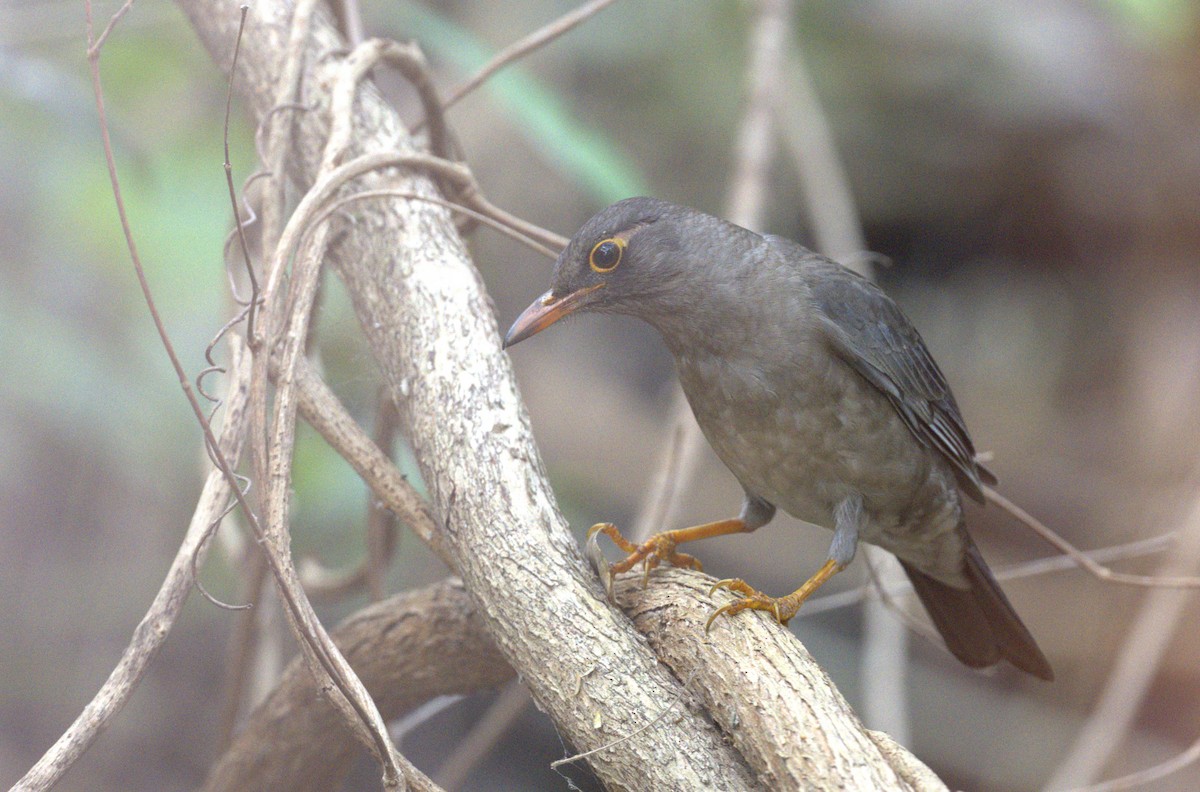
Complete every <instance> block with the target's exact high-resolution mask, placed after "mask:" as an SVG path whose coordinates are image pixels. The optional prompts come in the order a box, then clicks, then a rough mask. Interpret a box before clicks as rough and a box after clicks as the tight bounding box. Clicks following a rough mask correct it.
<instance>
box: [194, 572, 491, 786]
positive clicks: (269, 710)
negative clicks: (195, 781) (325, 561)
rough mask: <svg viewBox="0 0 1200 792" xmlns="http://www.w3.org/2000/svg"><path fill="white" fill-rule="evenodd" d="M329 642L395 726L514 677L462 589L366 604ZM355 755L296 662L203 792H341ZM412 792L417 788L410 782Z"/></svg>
mask: <svg viewBox="0 0 1200 792" xmlns="http://www.w3.org/2000/svg"><path fill="white" fill-rule="evenodd" d="M332 638H333V639H334V642H335V643H336V644H337V645H338V648H340V649H341V650H342V652H343V653H344V654H345V656H346V659H347V660H348V661H349V662H350V664H351V665H352V666H353V667H354V670H355V672H356V673H357V674H358V676H359V678H360V679H361V680H362V682H363V684H364V685H366V687H367V690H368V691H369V692H370V694H371V697H372V698H373V699H374V700H375V703H376V705H377V706H378V707H379V711H380V713H381V714H382V715H383V717H384V718H387V719H389V720H390V719H393V718H396V717H398V716H400V715H403V714H404V713H405V712H407V711H409V710H411V709H413V708H414V707H416V706H418V705H420V704H422V703H423V702H425V701H427V700H429V699H431V698H434V697H435V696H440V695H447V694H451V693H471V692H474V691H476V690H481V689H485V688H491V687H495V686H496V685H499V684H501V683H503V682H504V681H506V680H507V679H510V678H512V673H513V672H512V668H511V667H510V666H509V665H508V664H507V663H506V662H505V661H504V658H503V657H502V656H501V655H500V653H499V652H498V651H497V650H496V645H495V644H494V643H493V642H492V640H491V638H490V636H489V635H488V633H487V629H486V628H485V627H484V624H483V620H482V619H480V618H479V616H478V614H477V613H476V612H475V609H474V607H473V606H472V604H471V600H470V598H469V597H468V596H467V594H466V590H465V589H464V588H463V586H462V583H461V582H459V581H457V580H453V579H451V580H446V581H443V582H441V583H437V584H435V585H433V586H429V587H427V588H423V589H420V590H418V591H412V592H408V593H406V594H402V595H398V596H395V597H391V598H390V599H386V600H383V601H381V602H377V603H375V604H373V605H370V606H368V607H366V608H364V609H363V610H361V611H359V612H358V613H357V614H355V615H354V616H351V617H350V618H349V619H347V620H346V621H345V622H343V623H342V624H341V625H340V626H339V627H338V628H337V629H336V630H334V631H333V633H332ZM359 749H360V744H359V742H358V740H356V739H355V737H354V735H353V734H352V733H351V731H350V729H348V728H347V727H346V725H345V720H344V719H343V718H342V717H341V715H339V714H338V712H337V710H335V709H334V707H333V705H332V704H331V703H330V702H329V700H328V698H327V697H326V696H325V695H323V694H322V693H321V691H320V690H318V689H317V684H316V682H315V681H314V678H313V675H312V674H311V673H309V671H308V669H307V668H306V667H305V665H304V662H303V660H302V659H301V658H296V659H295V660H293V661H292V663H291V665H289V666H288V669H287V670H286V671H285V672H284V674H283V677H282V679H281V680H280V682H279V685H278V686H277V687H276V688H275V690H274V691H273V692H272V693H271V695H270V696H269V697H268V698H267V699H266V701H264V702H263V703H262V704H261V705H260V706H259V707H258V708H257V709H256V710H255V711H254V713H253V714H252V715H251V716H250V719H249V721H248V722H247V724H246V726H245V728H244V729H243V730H242V731H241V733H240V734H239V735H238V736H237V738H236V739H235V740H234V742H233V744H232V745H231V746H230V748H229V750H228V751H227V752H226V753H225V754H224V755H223V756H222V757H221V759H220V760H219V761H218V762H217V764H216V765H215V766H214V767H213V770H212V773H211V774H210V776H209V778H208V781H207V783H206V784H205V786H204V789H205V792H224V791H225V790H229V792H233V790H245V789H287V790H294V792H306V790H312V792H319V791H320V790H327V789H337V788H338V786H339V784H340V783H341V781H342V777H343V776H344V775H345V772H346V768H347V766H348V765H349V763H350V760H351V759H353V757H354V756H355V752H356V751H357V750H359ZM409 785H410V788H414V787H416V785H415V784H413V783H412V781H411V780H410V784H409ZM416 788H419V787H416Z"/></svg>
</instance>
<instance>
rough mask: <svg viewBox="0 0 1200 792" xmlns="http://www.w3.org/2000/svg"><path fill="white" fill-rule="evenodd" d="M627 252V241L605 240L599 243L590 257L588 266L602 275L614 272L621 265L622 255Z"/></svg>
mask: <svg viewBox="0 0 1200 792" xmlns="http://www.w3.org/2000/svg"><path fill="white" fill-rule="evenodd" d="M624 252H625V240H623V239H617V238H613V239H605V240H604V241H602V242H597V243H596V246H595V247H594V248H592V252H591V254H590V255H589V256H588V266H589V267H591V268H592V269H593V270H594V271H595V272H599V273H601V274H603V273H605V272H612V271H613V270H614V269H616V268H617V265H618V264H620V263H621V254H622V253H624Z"/></svg>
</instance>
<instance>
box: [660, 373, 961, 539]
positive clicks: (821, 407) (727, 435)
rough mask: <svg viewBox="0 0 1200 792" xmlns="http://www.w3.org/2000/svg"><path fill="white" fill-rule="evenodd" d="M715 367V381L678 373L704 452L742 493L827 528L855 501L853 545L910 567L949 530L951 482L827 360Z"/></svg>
mask: <svg viewBox="0 0 1200 792" xmlns="http://www.w3.org/2000/svg"><path fill="white" fill-rule="evenodd" d="M726 363H728V361H727V362H726ZM723 368H724V371H723V372H722V374H721V375H720V376H719V377H717V378H715V379H713V378H712V377H710V376H705V375H707V374H710V372H709V371H707V370H706V367H704V366H699V367H693V368H692V370H691V371H688V370H687V367H685V366H684V365H681V366H680V378H681V381H682V382H683V384H684V390H685V392H686V393H687V394H688V398H689V400H690V401H691V403H692V407H693V410H694V412H695V413H696V419H697V421H698V422H699V424H700V427H701V429H703V431H704V434H705V436H706V437H707V438H708V441H709V443H710V444H711V445H712V447H713V449H714V450H715V451H716V453H717V456H719V457H720V458H721V461H722V462H724V463H725V465H726V466H727V467H728V468H729V469H730V470H731V471H732V472H733V474H734V476H736V477H737V479H738V481H740V482H741V484H742V486H743V487H745V488H746V490H747V491H749V492H751V493H753V494H755V495H758V496H760V497H763V498H765V499H766V500H768V501H770V502H772V503H774V504H775V505H777V506H779V507H780V508H782V509H783V510H784V511H786V512H787V513H789V514H791V515H792V516H794V517H797V518H799V519H801V520H804V521H806V522H810V523H813V524H816V525H821V526H825V527H827V528H832V527H833V525H834V516H833V515H834V509H835V508H836V506H837V504H838V503H840V502H841V501H842V500H843V499H845V498H847V497H849V496H851V495H858V496H860V497H861V498H862V501H863V507H864V511H865V513H866V516H867V524H866V525H864V526H863V528H862V530H861V532H860V538H862V539H863V540H864V541H867V542H870V543H872V544H877V545H880V546H882V547H885V548H887V549H889V550H892V551H893V552H896V553H897V554H898V555H901V556H902V557H905V558H910V557H911V558H913V560H914V561H915V560H918V557H919V556H921V555H922V552H923V550H922V549H921V548H922V546H923V545H924V544H925V543H926V542H927V540H928V538H929V537H930V535H931V533H932V534H934V535H936V534H940V533H944V532H949V531H952V530H953V528H954V527H955V525H956V524H957V520H958V508H959V506H958V499H957V494H956V493H955V492H949V493H948V492H947V489H948V488H949V489H951V490H952V489H953V487H954V485H953V483H952V476H949V474H948V473H947V471H945V470H944V469H943V468H944V465H941V464H939V461H938V460H936V458H935V456H934V455H933V454H932V452H930V451H929V449H927V448H925V447H924V446H923V445H921V444H920V443H919V442H918V441H917V439H916V438H915V437H914V436H913V435H912V433H911V432H910V431H909V430H908V428H907V427H906V426H905V425H904V423H903V421H902V420H901V419H900V417H899V415H898V414H897V413H896V411H895V409H894V408H893V407H892V406H891V404H890V402H888V400H887V398H886V397H884V396H883V395H882V394H881V393H879V392H878V391H876V390H875V389H874V388H872V387H871V386H870V385H869V384H867V383H866V382H865V381H863V380H862V379H861V378H860V377H859V376H858V375H857V374H856V373H854V372H853V371H850V370H849V369H848V368H845V367H844V366H842V365H841V364H840V363H839V362H838V361H835V360H829V361H828V362H823V361H817V362H815V363H812V364H810V365H809V366H805V367H797V372H796V374H794V375H789V376H779V375H776V376H774V377H767V378H763V377H762V376H760V372H758V370H757V369H755V370H754V372H753V374H752V375H751V376H739V372H738V370H737V366H736V361H733V363H732V364H731V365H724V366H723ZM697 375H699V376H697ZM768 382H769V383H771V384H772V385H773V386H772V387H768V386H767V384H766V383H768Z"/></svg>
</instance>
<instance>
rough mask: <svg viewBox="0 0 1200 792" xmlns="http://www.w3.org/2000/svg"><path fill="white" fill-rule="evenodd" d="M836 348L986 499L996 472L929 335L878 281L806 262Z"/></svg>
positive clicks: (962, 482) (966, 487) (968, 487)
mask: <svg viewBox="0 0 1200 792" xmlns="http://www.w3.org/2000/svg"><path fill="white" fill-rule="evenodd" d="M803 266H804V267H805V268H806V269H808V271H809V274H810V275H811V277H809V278H808V279H807V280H808V283H809V286H810V288H811V290H812V296H813V299H814V301H815V302H816V304H817V307H818V308H819V309H820V320H821V322H822V324H823V329H824V330H825V333H826V336H827V337H828V339H829V341H830V344H831V346H832V347H833V349H834V351H835V352H836V353H837V354H838V355H839V356H840V357H841V358H842V359H843V360H845V361H846V363H848V364H849V365H850V366H851V367H852V368H853V369H854V370H855V371H857V372H858V373H859V374H861V375H862V377H863V378H864V379H866V380H867V381H868V382H870V383H871V384H872V385H874V386H875V387H876V388H878V389H879V390H880V391H881V392H882V393H883V394H884V395H885V396H887V398H888V400H889V401H890V402H891V403H892V406H893V407H895V409H896V412H897V413H899V415H900V417H901V419H903V421H904V423H905V425H907V426H908V428H909V430H910V431H911V432H912V433H913V435H915V436H916V438H917V439H918V440H919V441H921V442H922V443H923V444H925V445H926V446H927V447H930V448H933V449H935V450H936V451H938V452H939V453H940V454H941V455H942V456H943V457H944V458H945V459H946V460H947V461H948V462H949V463H950V464H951V466H952V467H953V468H954V472H955V475H956V477H957V478H958V482H959V486H961V487H962V489H963V491H964V492H966V493H967V494H968V495H970V496H971V497H972V498H974V499H975V500H977V501H980V502H982V501H983V484H984V483H985V482H986V483H989V484H994V483H996V478H995V476H993V475H992V474H991V472H990V471H988V470H987V469H986V468H984V467H983V466H982V465H980V464H979V463H978V462H977V461H976V460H975V446H974V444H973V443H972V442H971V436H970V435H969V434H968V433H967V427H966V424H965V422H964V421H963V417H962V413H961V412H960V411H959V409H958V404H957V403H956V402H955V401H954V394H953V393H952V392H951V391H950V386H949V385H948V384H947V383H946V378H945V376H944V375H943V374H942V371H941V369H940V368H938V365H937V362H936V361H934V359H933V356H932V355H930V354H929V349H928V348H927V347H926V346H925V341H924V340H923V339H922V338H921V336H920V334H919V333H918V332H917V330H916V328H915V327H913V326H912V323H911V322H910V321H909V320H908V317H906V316H905V315H904V314H903V313H902V312H901V311H900V308H899V307H898V306H897V305H896V303H895V302H893V301H892V299H891V298H890V297H888V296H887V295H886V294H884V293H883V292H882V291H881V290H880V289H879V287H877V286H876V285H875V284H873V283H871V282H870V281H868V280H866V279H865V278H862V277H860V276H858V275H857V274H855V273H854V272H851V271H850V270H848V269H846V268H845V267H843V266H841V265H840V264H837V263H835V262H833V261H830V260H828V259H824V258H822V257H820V256H816V255H811V256H810V257H808V258H807V259H806V260H805V262H804V265H803Z"/></svg>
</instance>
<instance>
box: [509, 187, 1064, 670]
mask: <svg viewBox="0 0 1200 792" xmlns="http://www.w3.org/2000/svg"><path fill="white" fill-rule="evenodd" d="M580 311H591V312H602V313H619V314H627V315H630V316H634V317H637V318H639V319H642V320H644V321H646V322H648V323H649V324H650V325H651V326H653V327H654V328H655V329H657V330H658V332H659V333H660V334H661V335H662V337H663V339H664V340H665V341H666V344H667V347H668V348H669V349H670V351H671V354H672V355H673V356H674V358H675V365H676V369H677V371H678V374H679V380H680V383H681V384H682V386H683V391H684V393H685V394H686V395H687V399H688V402H689V403H690V405H691V408H692V411H693V412H694V413H695V415H696V420H697V422H698V423H699V425H700V428H701V429H702V430H703V432H704V435H705V437H706V438H707V439H708V442H709V443H710V444H711V445H712V447H713V449H714V450H715V451H716V453H717V456H718V457H720V459H721V461H722V462H724V464H725V465H726V466H727V467H728V468H729V470H730V471H732V472H733V475H734V476H735V477H736V478H737V480H738V481H739V482H740V483H741V485H742V488H743V489H744V490H745V500H744V502H743V505H742V509H741V513H740V515H739V516H738V517H736V518H733V519H728V520H720V521H717V522H713V523H708V524H706V525H701V526H695V527H691V528H682V529H676V530H669V531H663V532H661V533H659V534H656V535H655V536H654V537H652V538H651V539H650V540H648V541H646V542H644V543H642V544H640V545H638V544H634V543H633V542H630V541H628V540H626V539H625V538H624V537H622V536H621V534H620V533H619V532H618V531H617V529H616V528H615V527H614V526H612V525H611V524H608V523H601V524H600V525H597V526H593V529H592V531H591V532H590V533H589V543H594V541H595V539H596V538H598V536H599V534H604V535H607V536H609V537H610V538H611V539H612V540H613V541H614V542H615V543H616V544H617V545H618V546H619V547H620V548H621V549H622V550H623V551H625V552H626V553H627V554H628V555H627V557H626V558H625V559H624V560H623V561H620V562H617V563H615V564H613V565H611V567H610V568H609V570H608V578H607V582H608V583H609V585H610V586H611V575H613V574H616V573H619V572H624V571H626V570H628V569H631V568H632V567H633V566H634V565H635V564H637V563H639V562H641V563H643V564H644V565H645V572H646V574H649V571H650V570H651V569H653V568H654V567H656V566H657V565H659V564H660V563H662V562H666V563H670V564H673V565H677V566H691V567H694V568H697V569H698V568H700V564H699V562H698V561H697V560H696V559H695V558H693V557H692V556H690V555H688V554H686V553H681V552H679V551H678V550H677V549H676V548H677V546H678V545H679V544H682V543H684V542H688V541H693V540H696V539H702V538H706V537H710V536H718V535H723V534H731V533H739V532H749V531H753V530H755V529H757V528H760V527H762V526H763V525H765V524H766V523H768V522H769V521H770V520H771V518H772V517H773V516H774V514H775V509H776V507H778V508H781V509H783V510H784V511H786V512H787V513H789V514H791V515H793V516H794V517H797V518H799V519H800V520H803V521H805V522H808V523H812V524H814V525H819V526H824V527H826V528H830V529H832V530H833V541H832V543H831V544H830V549H829V554H828V559H827V560H826V562H825V564H824V565H823V566H822V567H821V568H820V569H819V570H818V572H817V573H816V574H814V575H813V576H812V577H811V578H810V579H809V580H808V581H807V582H805V584H804V585H803V586H801V587H800V588H799V589H797V590H796V591H795V592H793V593H792V594H789V595H787V596H784V597H778V598H776V597H770V596H767V595H765V594H762V593H761V592H759V591H757V590H755V589H754V588H752V587H750V586H749V585H748V584H747V583H745V582H744V581H742V580H736V579H734V580H723V581H721V582H720V583H718V584H717V586H714V590H715V589H716V588H718V587H723V588H727V589H730V590H731V591H735V592H737V593H739V594H740V595H741V597H740V598H739V599H738V600H737V601H735V602H734V603H732V604H730V605H726V606H724V607H723V608H720V609H718V610H716V611H715V612H714V613H713V614H712V617H711V618H710V619H709V622H708V623H709V625H710V626H711V624H712V622H713V620H714V619H715V618H716V617H717V616H720V615H722V614H725V615H732V614H734V613H737V612H739V611H742V610H746V609H755V610H765V611H769V612H770V613H772V614H773V615H774V617H775V618H776V619H777V620H778V621H780V622H781V623H784V624H786V623H787V621H788V620H789V619H790V618H792V616H794V615H795V614H796V612H797V611H798V610H799V608H800V605H801V604H802V603H803V602H804V600H805V599H806V598H807V597H808V596H809V595H810V594H812V592H813V591H815V590H816V589H817V588H818V587H819V586H820V585H821V584H822V583H824V582H825V581H826V580H828V579H829V578H830V577H832V576H833V575H834V574H835V573H836V572H838V571H840V570H841V569H844V568H845V567H846V565H848V564H849V563H850V561H851V560H852V559H853V558H854V554H855V551H856V548H857V546H858V542H859V541H860V540H861V541H864V542H868V543H870V544H873V545H877V546H879V547H882V548H884V549H885V550H888V551H890V552H892V553H894V554H895V555H896V557H897V558H898V559H899V560H900V563H901V565H902V566H903V567H904V570H905V572H907V573H908V577H909V579H910V580H911V581H912V584H913V587H914V589H915V590H916V593H917V595H918V596H919V597H920V599H921V602H922V603H923V604H924V605H925V609H926V610H927V611H928V612H929V616H930V618H931V619H932V620H933V623H934V625H935V626H936V627H937V629H938V631H939V632H940V633H941V635H942V637H943V639H944V640H945V642H946V646H947V647H948V648H949V650H950V651H951V652H952V653H953V654H954V656H955V657H957V658H958V659H959V660H961V661H962V662H963V663H965V664H966V665H968V666H971V667H974V668H981V667H987V666H992V665H995V664H996V663H998V662H1000V661H1001V660H1007V661H1008V662H1010V663H1011V664H1012V665H1014V666H1016V667H1017V668H1019V669H1021V670H1022V671H1025V672H1027V673H1029V674H1032V675H1034V676H1036V677H1040V678H1041V679H1046V680H1049V679H1052V678H1053V672H1052V671H1051V669H1050V664H1049V662H1048V661H1047V660H1046V658H1045V656H1044V655H1043V654H1042V652H1041V650H1040V649H1039V648H1038V646H1037V643H1036V642H1035V641H1034V639H1033V637H1032V636H1031V635H1030V634H1029V631H1028V630H1027V629H1026V627H1025V625H1024V624H1022V622H1021V620H1020V618H1019V617H1018V616H1017V614H1016V611H1014V610H1013V607H1012V605H1011V604H1010V603H1009V601H1008V599H1007V597H1005V595H1004V592H1003V591H1001V589H1000V587H999V585H998V584H997V583H996V580H995V578H994V577H993V576H992V574H991V572H990V571H989V569H988V567H987V564H986V563H985V562H984V560H983V557H982V556H981V555H980V553H979V550H978V548H977V547H976V546H975V543H974V542H973V541H972V539H971V537H970V535H969V534H968V533H967V530H966V526H965V524H964V520H963V509H962V494H963V493H965V494H966V495H968V496H970V497H971V498H973V499H975V500H977V501H980V502H982V501H983V487H984V485H985V484H994V483H995V477H994V476H992V474H991V473H990V472H988V471H987V470H986V469H985V468H984V467H982V466H981V465H980V464H979V463H978V462H977V461H976V458H975V449H974V446H973V444H972V442H971V438H970V436H969V435H968V434H967V428H966V426H965V424H964V422H963V418H962V414H961V413H960V412H959V409H958V405H957V404H956V403H955V401H954V396H953V394H952V393H951V392H950V387H949V386H948V385H947V384H946V380H945V377H944V376H943V375H942V372H941V370H940V369H939V368H938V366H937V363H935V362H934V360H933V358H932V357H931V356H930V354H929V350H928V349H927V348H926V347H925V343H924V341H923V340H922V339H921V336H920V335H919V334H918V333H917V331H916V329H915V328H914V327H913V326H912V323H911V322H909V320H908V318H907V317H906V316H905V315H904V314H903V313H901V311H900V309H899V308H898V307H897V305H896V304H895V303H894V302H893V301H892V300H891V298H889V297H888V296H887V295H886V294H884V293H883V292H882V291H881V290H880V289H879V288H878V287H876V286H875V285H874V284H873V283H871V282H870V281H868V280H866V279H864V278H862V277H860V276H858V275H856V274H855V273H853V272H851V271H850V270H848V269H846V268H845V267H843V266H841V265H840V264H837V263H836V262H834V261H831V260H830V259H827V258H824V257H822V256H819V255H817V254H815V253H813V252H811V251H809V250H807V249H806V248H804V247H802V246H800V245H799V244H797V243H795V242H792V241H790V240H787V239H783V238H781V237H777V236H771V235H767V234H758V233H755V232H753V231H749V230H747V229H745V228H742V227H740V226H737V225H734V224H732V223H729V222H726V221H724V220H721V219H719V218H717V217H713V216H711V215H708V214H705V213H703V212H700V211H697V210H695V209H690V208H687V207H683V206H678V205H675V204H672V203H668V202H666V201H661V200H657V199H653V198H629V199H626V200H624V201H620V202H618V203H615V204H613V205H612V206H609V207H608V208H606V209H604V210H602V211H601V212H599V213H598V214H596V215H595V216H594V217H592V218H591V219H590V220H588V221H587V223H585V224H584V226H583V227H582V228H581V229H580V230H579V232H578V233H577V234H576V235H575V236H574V237H573V238H572V239H571V241H570V243H569V244H568V245H567V247H566V249H565V250H563V252H562V254H561V255H560V256H559V257H558V261H557V263H556V264H555V267H554V275H553V280H552V285H551V288H550V290H549V291H548V292H546V293H545V294H543V295H542V296H541V297H540V298H538V299H537V300H535V301H534V302H533V304H532V305H530V306H529V308H527V309H526V310H525V311H524V313H522V314H521V316H520V317H519V318H518V319H517V320H516V322H515V323H514V324H513V326H512V328H511V329H510V330H509V331H508V335H507V336H506V338H505V341H504V344H505V346H506V347H508V346H511V345H513V344H516V343H517V342H519V341H522V340H524V339H526V338H528V337H530V336H532V335H533V334H535V333H537V332H539V331H541V330H543V329H545V328H546V327H548V326H549V325H551V324H553V323H554V322H555V321H557V320H558V319H561V318H562V317H564V316H567V315H568V314H572V313H575V312H580Z"/></svg>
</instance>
